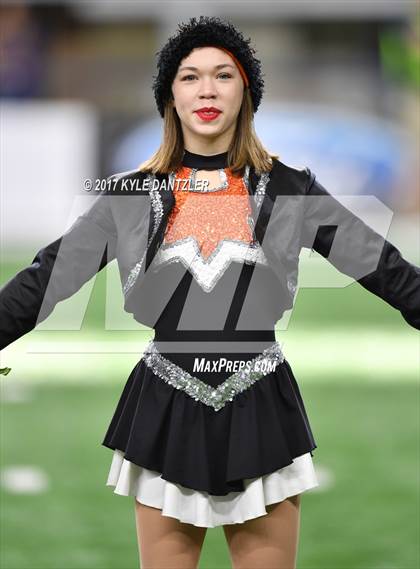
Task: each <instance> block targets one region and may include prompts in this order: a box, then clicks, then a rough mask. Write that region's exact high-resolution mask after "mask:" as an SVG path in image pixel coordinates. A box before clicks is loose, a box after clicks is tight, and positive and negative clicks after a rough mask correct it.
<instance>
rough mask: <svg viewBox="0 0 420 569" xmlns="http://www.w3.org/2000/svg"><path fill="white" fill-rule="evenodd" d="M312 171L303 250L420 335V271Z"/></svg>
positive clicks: (306, 203)
mask: <svg viewBox="0 0 420 569" xmlns="http://www.w3.org/2000/svg"><path fill="white" fill-rule="evenodd" d="M306 171H307V173H308V185H307V188H306V196H305V205H304V209H305V214H304V221H303V231H302V246H303V247H308V248H310V249H313V250H315V251H317V252H318V253H319V254H320V255H322V256H323V257H325V258H327V259H328V261H330V262H331V263H332V264H333V265H334V266H335V267H336V268H337V269H338V270H339V271H341V272H342V273H344V274H346V275H349V276H351V277H353V278H355V279H356V280H357V282H358V283H360V284H361V285H362V286H363V287H364V288H365V289H367V290H368V291H370V292H372V293H373V294H375V295H376V296H379V297H380V298H382V299H383V300H384V301H385V302H387V303H388V304H390V305H391V306H393V307H394V308H396V309H397V310H399V311H400V312H401V314H402V316H403V318H404V319H405V320H406V322H408V323H409V324H410V325H411V326H413V327H414V328H416V329H417V330H420V268H419V267H416V266H415V265H413V264H412V263H410V262H409V261H407V260H406V259H404V258H403V257H402V255H401V253H400V251H399V250H398V249H397V248H396V247H395V246H394V245H393V244H392V243H390V242H389V241H387V240H386V239H384V237H382V236H381V235H379V234H378V233H377V232H376V231H374V230H373V229H372V228H371V227H369V226H368V225H367V224H366V223H364V222H363V221H362V220H361V219H360V218H359V217H357V216H356V215H355V214H353V213H352V212H351V211H350V210H348V209H347V208H345V207H344V206H343V205H342V204H341V203H340V202H339V201H338V200H336V199H335V198H334V197H333V196H332V195H331V194H330V193H329V192H328V191H327V190H326V189H325V188H324V187H323V186H322V185H321V184H320V183H319V182H318V181H317V180H316V177H315V175H314V174H313V173H312V172H311V171H310V170H309V168H306Z"/></svg>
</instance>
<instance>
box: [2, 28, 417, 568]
mask: <svg viewBox="0 0 420 569" xmlns="http://www.w3.org/2000/svg"><path fill="white" fill-rule="evenodd" d="M158 70H159V73H158V75H157V77H156V78H155V82H154V94H155V98H156V102H157V107H158V110H159V113H160V115H161V116H162V118H163V120H164V130H163V141H162V145H161V147H160V148H159V149H158V151H157V152H156V153H155V155H154V156H153V157H152V158H151V159H150V160H148V161H147V162H145V163H143V164H142V165H140V167H139V168H138V169H136V170H133V171H131V172H125V173H122V174H117V175H114V176H111V177H110V178H109V180H108V181H109V182H110V184H109V186H110V187H109V191H108V190H107V191H106V192H105V193H104V194H103V195H100V196H99V197H98V198H97V199H96V201H95V203H94V205H93V207H92V208H91V209H90V210H89V211H88V212H86V213H85V214H84V215H83V216H81V217H80V218H79V219H78V220H77V221H76V222H75V224H74V225H73V226H72V227H71V228H70V230H69V231H68V232H67V233H66V234H65V235H64V236H63V237H62V238H60V239H59V240H57V241H56V242H54V243H52V244H50V245H49V246H48V247H46V248H45V249H43V250H41V251H40V252H39V253H38V254H37V257H36V258H35V259H34V264H33V265H32V266H31V267H29V268H28V269H25V270H24V271H22V272H21V273H19V275H17V276H16V277H15V278H14V279H12V280H11V281H10V282H9V283H7V285H6V286H5V287H4V288H3V289H2V294H1V295H0V315H1V316H2V321H3V322H4V324H3V325H2V329H1V332H2V341H1V347H4V346H6V345H8V344H10V343H11V342H12V341H14V340H15V339H17V338H18V337H20V336H21V335H22V334H24V333H26V332H28V331H29V330H31V329H32V328H33V327H34V326H35V325H36V323H37V322H40V321H41V320H42V319H44V318H46V317H47V316H48V314H49V313H50V312H51V310H52V309H53V307H54V306H55V304H56V303H57V302H59V301H60V300H62V299H63V298H67V297H68V296H70V295H71V294H73V293H74V292H75V291H76V290H78V289H79V288H80V286H82V284H83V283H84V282H86V281H87V280H88V279H89V278H90V277H91V276H92V275H93V274H95V273H96V272H97V271H98V270H100V269H102V268H103V267H104V266H105V265H106V263H107V262H109V261H110V260H111V259H113V258H114V257H115V258H117V260H118V264H119V269H120V272H121V279H122V283H123V292H124V300H125V304H124V308H125V310H127V311H128V312H130V313H132V314H133V315H134V317H135V319H136V320H137V321H139V322H142V323H144V324H147V325H149V326H151V327H152V328H153V329H154V338H153V340H151V341H150V342H149V344H148V346H147V348H146V350H145V351H144V354H143V357H142V358H141V359H140V361H139V362H138V363H137V364H136V366H135V367H134V369H133V371H132V373H131V374H130V376H129V378H128V380H127V383H126V385H125V387H124V390H123V392H122V395H121V397H120V400H119V402H118V405H117V407H116V410H115V413H114V416H113V418H112V421H111V423H110V425H109V428H108V430H107V432H106V435H105V438H104V441H103V445H104V446H106V447H108V448H110V449H112V450H113V451H114V454H113V460H112V463H111V468H110V472H109V476H108V480H107V484H108V485H110V486H113V487H115V493H118V494H121V495H126V496H133V497H134V503H135V514H136V527H137V534H138V544H139V555H140V561H141V566H142V568H144V569H145V568H152V567H159V568H164V567H183V568H193V567H197V565H198V561H199V557H200V551H201V547H202V544H203V541H204V537H205V534H206V529H207V528H208V527H215V526H223V528H224V532H225V535H226V538H227V542H228V546H229V550H230V554H231V559H232V564H233V567H235V568H240V567H253V568H255V569H257V568H261V569H262V568H264V569H266V568H268V567H276V568H288V569H290V568H292V567H295V563H296V556H297V547H298V538H299V521H300V495H301V494H302V493H303V492H304V491H305V490H309V489H310V488H314V487H315V486H317V485H318V481H317V478H316V475H315V471H314V467H313V463H312V457H313V454H312V451H313V450H314V449H315V448H316V444H315V440H314V437H313V434H312V431H311V427H310V424H309V420H308V417H307V414H306V410H305V406H304V403H303V401H302V397H301V394H300V391H299V388H298V385H297V382H296V380H295V377H294V375H293V372H292V369H291V367H290V365H289V363H288V362H287V360H286V359H285V357H284V354H283V353H282V350H281V348H280V346H279V344H278V343H277V342H276V339H275V323H276V322H277V321H278V320H279V319H280V317H281V315H282V314H283V312H284V310H286V309H288V308H290V307H291V306H292V305H293V299H294V295H295V292H296V280H297V261H298V256H299V251H300V249H301V247H302V246H306V247H313V248H314V249H315V250H316V251H319V252H320V253H321V254H323V255H324V256H325V257H328V259H329V260H330V261H331V262H332V263H333V264H334V265H335V266H337V268H339V270H341V271H343V272H345V273H347V274H351V275H352V276H353V277H354V278H357V280H358V281H359V282H360V284H362V286H364V287H365V288H367V289H368V290H370V291H371V292H373V293H374V294H376V295H378V296H380V297H381V298H383V299H384V300H385V301H386V302H388V303H389V304H390V305H392V306H393V307H395V308H397V309H398V310H400V311H401V314H402V316H403V317H404V318H405V320H406V321H407V322H408V323H409V324H410V325H412V326H414V327H416V328H420V310H419V306H420V271H419V269H418V268H417V267H414V266H413V265H412V264H410V263H408V262H407V261H405V260H404V259H403V258H402V257H401V255H400V254H399V252H398V250H397V249H396V248H395V247H394V246H393V245H392V244H390V243H389V242H387V241H384V240H383V239H382V238H380V236H379V235H378V234H377V233H375V232H374V231H373V230H372V229H370V228H369V227H368V226H366V225H365V224H364V223H363V222H362V221H361V220H360V219H359V218H357V217H356V216H354V215H353V214H352V213H351V212H350V211H348V210H346V209H345V208H344V207H343V206H341V205H340V204H339V202H337V201H336V200H334V198H332V196H330V194H328V192H327V191H326V190H325V189H324V188H323V187H322V186H321V185H320V184H319V183H318V182H317V181H316V179H315V176H314V175H313V174H312V172H311V171H310V170H309V169H308V168H304V169H301V170H300V169H296V168H293V167H292V166H288V165H286V164H284V163H282V162H281V161H279V160H278V157H277V156H274V155H272V154H270V153H269V152H267V151H266V150H265V149H264V147H263V145H262V144H261V142H260V141H259V140H258V138H257V136H256V134H255V131H254V129H253V116H254V113H255V112H256V110H257V108H258V106H259V103H260V101H261V97H262V92H263V80H262V76H261V66H260V62H259V61H258V59H256V57H255V52H254V50H253V49H252V48H251V47H250V45H249V40H245V39H244V38H243V36H242V34H241V33H240V32H239V31H238V30H236V29H235V28H234V27H233V26H232V25H231V24H230V23H228V22H226V21H223V20H220V19H218V18H207V17H201V18H199V19H198V20H197V19H195V18H192V19H191V20H190V21H189V22H188V23H187V24H183V25H180V26H179V30H178V32H177V34H176V35H174V36H173V37H171V38H170V39H169V40H168V42H167V43H166V45H165V46H164V47H163V48H162V50H161V51H160V54H159V62H158ZM155 182H157V184H156V183H155ZM111 186H112V188H111ZM134 186H135V189H134ZM110 194H111V195H110ZM127 196H128V197H127ZM317 197H322V198H327V200H326V202H325V200H324V203H323V204H320V203H319V200H317V199H315V200H314V199H313V198H317ZM145 198H146V201H147V203H148V206H149V207H145V204H144V202H145ZM277 198H281V199H280V200H277ZM301 198H310V199H308V200H307V201H305V200H304V199H301ZM278 201H279V202H280V207H278V203H277V202H278ZM334 227H335V229H337V228H340V229H343V231H344V234H345V242H344V245H343V241H342V240H341V241H340V238H339V237H337V241H338V246H337V247H332V244H333V242H334V244H335V243H336V240H335V237H336V233H335V232H334V231H333V228H334ZM340 235H341V236H342V234H340ZM53 267H54V272H53V270H52V269H53ZM70 274H71V277H70ZM75 275H76V276H75ZM49 281H52V282H53V283H54V285H53V286H51V285H50V283H49ZM47 285H49V286H47ZM25 291H30V292H31V294H29V293H28V294H27V292H25ZM26 294H27V296H25V295H26ZM46 299H47V300H46ZM41 305H42V306H41Z"/></svg>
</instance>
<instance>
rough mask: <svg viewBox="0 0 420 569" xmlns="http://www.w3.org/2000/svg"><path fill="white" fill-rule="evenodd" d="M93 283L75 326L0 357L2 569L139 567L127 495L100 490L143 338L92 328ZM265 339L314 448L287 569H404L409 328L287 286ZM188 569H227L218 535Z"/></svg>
mask: <svg viewBox="0 0 420 569" xmlns="http://www.w3.org/2000/svg"><path fill="white" fill-rule="evenodd" d="M15 269H16V268H15V267H12V266H8V267H6V271H5V273H4V274H3V275H2V278H1V282H5V280H7V278H8V276H11V275H13V274H15V272H16V271H15ZM102 277H103V275H102V274H100V275H98V278H97V280H96V283H95V286H94V291H93V297H92V302H90V304H89V308H88V311H87V314H86V317H85V319H84V321H83V326H82V328H81V330H80V331H79V330H72V331H54V330H52V329H50V330H48V331H40V330H34V331H32V332H31V333H30V334H27V335H26V336H24V337H22V338H21V339H19V340H18V341H17V342H15V343H13V344H12V345H11V346H9V347H8V348H7V349H6V350H4V352H3V353H2V360H1V366H10V367H11V368H12V371H11V372H10V374H9V375H7V376H0V380H1V391H2V403H1V431H0V437H1V438H0V443H1V473H2V485H1V489H0V492H1V494H0V498H1V524H0V539H1V548H0V549H1V559H0V567H1V568H2V569H35V568H37V569H38V568H39V569H41V568H42V569H44V568H45V569H91V568H92V569H113V568H115V569H135V568H137V567H138V553H137V543H136V532H135V520H134V499H133V498H131V497H130V498H128V497H124V496H119V495H116V494H114V493H113V488H111V487H106V485H105V482H106V478H107V475H108V469H109V466H110V461H111V456H112V451H111V450H109V449H106V448H105V447H103V446H101V442H102V439H103V436H104V434H105V431H106V429H107V427H108V424H109V421H110V419H111V417H112V414H113V411H114V409H115V406H116V403H117V401H118V398H119V395H120V393H121V391H122V388H123V386H124V383H125V381H126V379H127V377H128V375H129V373H130V371H131V369H132V368H133V367H134V365H135V363H136V362H137V361H138V359H139V358H140V357H141V351H142V348H143V347H144V345H145V342H146V341H147V340H148V339H149V338H150V337H151V332H150V330H147V329H146V330H145V329H142V328H141V327H140V326H139V327H138V328H137V329H135V330H130V331H126V330H125V331H115V330H114V331H112V330H104V311H103V302H102V298H103V293H104V286H105V280H104V278H102ZM277 339H278V340H279V341H280V342H281V343H283V342H284V350H285V353H286V357H287V359H288V360H289V362H290V364H291V365H292V368H293V370H294V373H295V375H296V378H297V380H298V383H299V386H300V389H301V392H302V396H303V398H304V401H305V405H306V409H307V411H308V414H309V419H310V421H311V425H312V428H313V431H314V436H315V439H316V442H317V445H318V448H317V449H316V450H315V451H314V462H315V467H316V469H317V473H318V475H319V479H320V487H319V488H316V489H314V490H311V491H308V492H306V493H305V494H304V495H303V497H302V514H301V532H300V547H299V557H298V567H299V569H327V568H331V569H350V568H351V569H374V568H375V569H393V568H395V569H417V568H418V567H419V566H420V559H419V545H420V543H419V537H418V536H419V533H420V527H419V517H420V497H419V442H420V441H419V434H420V415H419V414H420V406H419V402H420V400H419V352H420V344H419V336H418V332H417V331H416V330H414V329H413V328H411V327H410V326H409V325H408V324H406V323H405V321H404V320H403V319H402V317H401V315H400V314H399V313H398V312H397V311H396V310H394V309H393V308H391V307H390V306H387V305H386V304H385V303H384V302H383V301H382V300H380V299H378V298H376V297H374V296H373V295H371V294H369V293H368V292H366V291H365V290H363V289H362V288H361V287H360V286H359V285H357V284H353V285H351V286H348V287H346V288H340V289H338V288H337V289H322V288H317V289H303V290H301V291H300V292H299V295H298V298H297V300H296V307H295V310H294V312H293V315H292V318H291V320H290V322H289V326H288V327H287V329H280V328H279V330H278V332H277ZM14 468H16V469H17V470H16V471H13V469H14ZM25 468H26V469H27V470H25ZM13 472H15V474H14V475H13ZM22 472H26V473H28V472H29V473H32V475H31V476H32V478H31V476H29V479H30V480H32V483H34V482H33V480H34V479H35V483H34V487H33V488H32V490H31V489H30V488H29V489H28V475H26V478H25V476H23V477H22ZM34 472H35V473H36V472H38V478H37V477H36V476H35V477H34V476H33V473H34ZM10 473H12V474H10ZM16 473H17V474H16ZM19 473H20V474H19ZM19 476H20V478H19ZM22 485H23V487H24V488H26V490H24V491H23V490H22ZM200 567H201V568H202V569H204V568H206V569H213V568H229V567H230V563H229V554H228V550H227V547H226V544H225V541H224V534H223V530H222V528H213V529H209V530H208V531H207V535H206V539H205V545H204V548H203V552H202V556H201V561H200Z"/></svg>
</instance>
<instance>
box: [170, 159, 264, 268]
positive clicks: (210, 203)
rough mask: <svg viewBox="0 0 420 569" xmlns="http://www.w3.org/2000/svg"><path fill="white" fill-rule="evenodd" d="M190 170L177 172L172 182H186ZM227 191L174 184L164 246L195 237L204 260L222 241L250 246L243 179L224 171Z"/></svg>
mask: <svg viewBox="0 0 420 569" xmlns="http://www.w3.org/2000/svg"><path fill="white" fill-rule="evenodd" d="M191 171H192V168H189V167H186V166H183V167H182V168H180V169H179V170H177V172H176V175H175V180H177V181H178V182H180V180H187V179H189V177H190V175H191ZM224 171H225V174H226V177H227V184H228V186H227V188H224V189H217V190H212V191H203V192H200V191H190V190H189V187H188V185H187V184H184V186H186V189H183V187H182V184H181V183H178V184H174V197H175V205H174V207H173V209H172V211H171V213H170V216H169V219H168V225H167V228H166V232H165V237H164V243H173V242H175V241H178V240H180V239H184V238H185V237H188V236H190V237H194V238H195V239H196V241H197V244H198V246H199V250H200V252H201V255H202V257H203V258H208V256H209V255H210V254H211V253H212V252H213V251H214V250H215V249H216V247H217V245H218V244H219V242H220V241H222V240H235V241H242V242H244V243H247V244H248V243H251V242H252V240H253V233H252V227H251V225H250V223H251V221H250V220H251V206H250V203H249V194H248V190H247V188H246V187H245V185H244V181H243V178H241V177H237V176H234V175H233V174H232V172H231V171H230V170H229V168H225V169H224Z"/></svg>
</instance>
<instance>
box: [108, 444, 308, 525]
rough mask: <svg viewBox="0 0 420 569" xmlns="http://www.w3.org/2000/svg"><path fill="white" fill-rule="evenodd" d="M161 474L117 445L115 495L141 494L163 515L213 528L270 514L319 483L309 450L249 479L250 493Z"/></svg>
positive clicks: (110, 479) (110, 478)
mask: <svg viewBox="0 0 420 569" xmlns="http://www.w3.org/2000/svg"><path fill="white" fill-rule="evenodd" d="M160 474H161V473H159V472H156V471H154V470H148V469H147V468H143V467H141V466H138V465H136V464H133V463H132V462H129V461H128V460H126V459H125V458H124V453H123V452H122V451H120V450H118V449H116V450H114V454H113V458H112V463H111V468H110V470H109V476H108V480H107V482H106V485H107V486H115V490H114V493H115V494H120V495H122V496H135V497H136V500H137V501H138V502H140V503H142V504H145V505H146V506H152V507H154V508H159V509H160V510H162V512H161V513H162V515H163V516H169V517H171V518H176V519H178V520H179V521H181V522H184V523H189V524H193V525H194V526H199V527H208V528H213V527H216V526H221V525H225V524H240V523H243V522H245V521H246V520H249V519H252V518H258V517H259V516H264V515H265V514H267V510H266V508H265V506H267V505H268V504H273V503H276V502H281V501H283V500H285V499H286V498H287V497H289V496H294V495H295V494H299V493H301V492H304V491H305V490H309V489H310V488H314V487H315V486H319V482H318V479H317V476H316V473H315V469H314V465H313V462H312V457H311V454H310V453H309V452H308V453H306V454H303V455H301V456H299V457H297V458H294V459H293V463H292V464H289V465H287V466H285V467H284V468H280V469H279V470H277V471H275V472H272V473H270V474H266V475H264V476H260V477H258V478H248V479H245V480H244V488H245V489H244V491H242V492H230V493H229V494H227V495H226V496H213V495H211V494H208V493H207V492H201V491H198V490H192V489H191V488H185V486H181V485H180V484H175V483H173V482H168V481H167V480H164V479H163V478H161V476H160Z"/></svg>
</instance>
